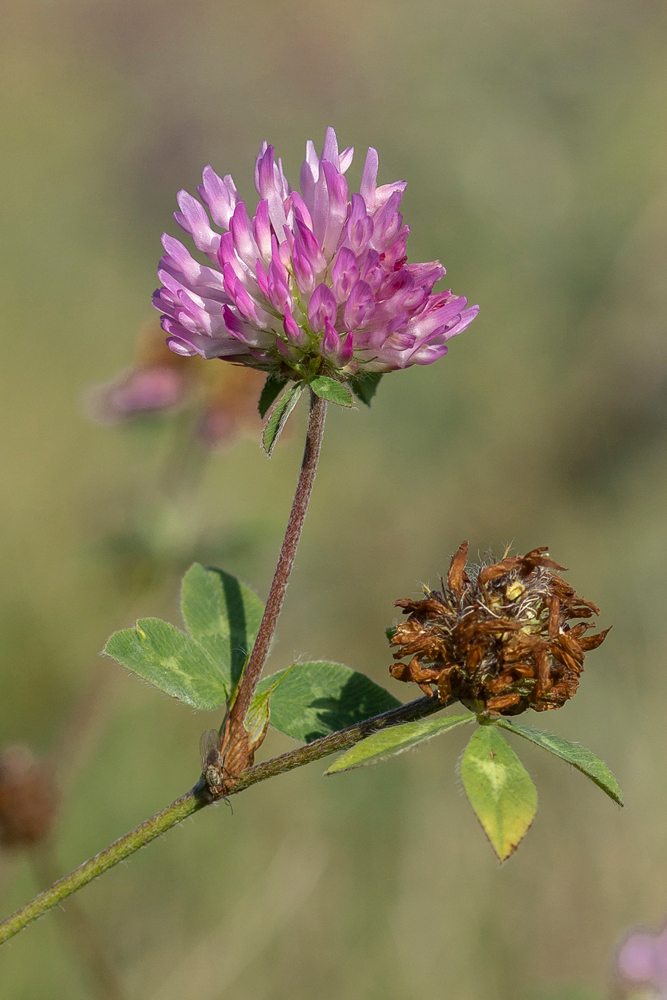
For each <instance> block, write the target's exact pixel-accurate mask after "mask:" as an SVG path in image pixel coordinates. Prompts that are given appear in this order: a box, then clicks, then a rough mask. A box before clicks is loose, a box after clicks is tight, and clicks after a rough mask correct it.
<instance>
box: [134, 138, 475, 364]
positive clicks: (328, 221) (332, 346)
mask: <svg viewBox="0 0 667 1000" xmlns="http://www.w3.org/2000/svg"><path fill="white" fill-rule="evenodd" d="M353 153H354V150H352V149H346V150H344V151H343V152H342V153H339V152H338V142H337V139H336V133H335V132H334V130H333V129H332V128H328V129H327V132H326V139H325V142H324V149H323V151H322V155H321V157H320V156H318V155H317V153H316V152H315V147H314V145H313V144H312V142H308V143H307V146H306V159H305V160H304V163H303V166H302V168H301V178H300V186H301V193H299V192H298V191H296V190H291V189H290V186H289V184H288V183H287V180H286V179H285V175H284V174H283V168H282V163H281V161H280V160H278V161H277V162H276V159H275V155H274V149H273V146H267V144H266V143H264V144H263V145H262V148H261V150H260V152H259V155H258V157H257V162H256V165H255V186H256V188H257V191H258V192H259V195H260V201H259V203H258V205H257V209H256V211H255V215H254V217H253V218H252V219H251V218H250V217H249V215H248V212H247V210H246V206H245V203H244V202H243V201H241V200H240V199H239V196H238V193H237V190H236V187H235V185H234V181H233V180H232V178H231V177H230V176H229V175H228V176H226V177H224V178H220V177H218V175H217V174H216V173H215V172H214V171H213V169H212V168H211V167H210V166H208V167H206V168H205V169H204V172H203V183H202V184H201V185H200V186H199V188H198V193H199V197H200V199H201V202H203V205H202V204H201V202H199V201H197V199H196V198H193V197H192V195H190V194H188V193H187V191H180V192H179V194H178V205H179V208H180V212H176V213H175V219H176V221H177V222H178V224H179V225H180V227H181V228H182V229H184V230H185V232H186V233H188V234H189V235H190V236H191V238H192V240H193V242H194V244H195V246H196V248H197V250H199V251H200V252H201V253H202V254H205V255H206V256H207V257H208V259H209V261H210V264H211V266H210V267H209V266H204V265H202V264H200V263H198V262H197V261H196V260H195V259H194V257H192V256H191V254H190V253H189V251H188V250H187V249H186V247H185V246H183V244H182V243H180V242H179V241H178V240H176V239H174V238H173V237H172V236H169V235H167V234H165V235H164V237H163V239H162V243H163V246H164V249H165V251H166V253H165V255H164V256H163V257H162V259H161V261H160V267H159V270H158V276H159V278H160V281H161V282H162V287H161V288H159V289H158V290H157V291H156V293H155V296H154V305H155V307H156V308H157V309H158V310H159V311H160V312H161V313H162V326H163V328H164V330H165V331H166V333H167V334H168V337H167V343H168V344H169V346H170V348H171V349H172V351H175V352H176V353H177V354H184V355H194V354H200V355H201V356H202V357H203V358H223V359H224V360H226V361H232V362H235V363H237V364H244V365H249V366H251V367H253V368H260V369H264V370H266V371H279V372H281V373H282V374H284V375H288V376H289V377H292V378H297V379H298V378H310V377H312V376H314V375H316V374H329V375H332V374H333V375H335V376H336V377H338V378H343V379H348V378H352V377H354V376H355V375H359V374H362V373H363V372H387V371H394V370H396V369H398V368H407V367H409V366H410V365H415V364H418V365H427V364H431V362H433V361H437V360H438V358H441V357H442V356H443V355H444V354H446V353H447V341H448V340H449V339H450V338H451V337H453V336H455V334H457V333H461V331H462V330H465V328H466V327H467V326H468V325H469V324H470V323H471V322H472V320H473V319H474V318H475V316H476V315H477V313H478V310H479V307H478V306H469V307H468V306H467V300H466V299H465V298H463V296H456V295H454V294H452V292H451V291H444V292H434V291H433V286H434V284H435V282H436V281H438V280H439V279H440V278H442V277H443V275H444V274H445V269H444V267H443V266H442V265H441V264H440V262H439V261H432V262H430V263H424V264H409V263H408V259H407V256H406V243H407V238H408V232H409V227H408V226H405V225H403V216H402V215H401V213H400V211H399V206H400V203H401V198H402V196H403V191H404V190H405V187H406V183H405V181H395V182H394V183H393V184H383V185H381V186H380V187H378V186H377V184H376V180H377V172H378V154H377V152H376V151H375V150H374V149H369V150H368V155H367V156H366V163H365V166H364V170H363V176H362V179H361V187H360V192H359V194H353V195H351V196H350V194H349V192H348V186H347V181H346V180H345V172H346V170H347V169H348V167H349V166H350V164H351V162H352V156H353ZM204 206H206V207H205V208H204ZM212 224H213V225H214V226H216V227H217V228H218V229H219V230H222V233H220V232H217V231H216V229H214V228H213V225H212Z"/></svg>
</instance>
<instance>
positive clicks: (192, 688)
mask: <svg viewBox="0 0 667 1000" xmlns="http://www.w3.org/2000/svg"><path fill="white" fill-rule="evenodd" d="M104 652H105V653H106V655H107V656H112V657H113V658H114V660H118V662H119V663H122V664H123V666H125V667H128V668H129V669H130V670H133V671H134V673H135V674H138V675H139V676H140V677H143V679H144V680H146V681H148V682H149V683H150V684H153V685H154V686H155V687H156V688H159V689H160V691H164V692H165V694H169V695H171V696H172V698H178V699H179V700H180V701H184V702H186V703H187V704H188V705H192V706H193V708H198V709H201V710H203V711H210V710H212V709H215V708H220V707H221V706H222V705H224V704H225V702H226V700H227V698H228V695H229V689H228V687H227V680H226V677H225V675H224V674H223V673H222V671H221V670H220V669H219V668H218V667H217V666H216V665H215V664H214V663H213V662H212V661H211V659H210V658H209V657H208V656H207V655H206V653H205V652H204V651H203V649H202V648H201V647H200V646H199V645H198V644H197V643H196V642H195V641H194V639H191V638H190V636H189V635H186V634H185V632H181V630H180V629H178V628H176V626H175V625H170V624H169V623H168V622H163V621H161V620H160V619H159V618H140V619H139V621H138V622H137V624H136V625H135V626H134V628H126V629H123V630H122V631H121V632H114V634H113V635H112V636H111V638H110V639H109V641H108V642H107V644H106V646H105V647H104Z"/></svg>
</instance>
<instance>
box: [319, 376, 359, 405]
mask: <svg viewBox="0 0 667 1000" xmlns="http://www.w3.org/2000/svg"><path fill="white" fill-rule="evenodd" d="M310 388H311V389H312V390H313V392H314V393H315V395H316V396H320V397H321V398H322V399H328V400H329V402H330V403H338V405H339V406H352V393H351V392H350V390H349V389H348V388H347V386H345V385H343V383H342V382H337V381H336V379H335V378H326V376H324V375H318V377H317V378H314V379H313V381H312V382H311V383H310Z"/></svg>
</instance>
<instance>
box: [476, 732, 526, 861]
mask: <svg viewBox="0 0 667 1000" xmlns="http://www.w3.org/2000/svg"><path fill="white" fill-rule="evenodd" d="M460 768H461V781H462V782H463V787H464V788H465V791H466V795H467V796H468V801H469V802H470V805H471V806H472V807H473V809H474V811H475V814H476V816H477V819H478V820H479V821H480V823H481V824H482V829H483V830H484V832H485V833H486V835H487V837H488V838H489V840H490V842H491V846H492V847H493V849H494V851H495V852H496V854H497V855H498V859H499V861H501V862H502V861H505V860H506V859H507V858H509V856H510V855H511V854H513V853H514V851H515V850H516V849H517V847H518V846H519V844H520V843H521V841H522V840H523V837H524V836H525V834H526V833H527V831H528V828H529V827H530V825H531V823H532V822H533V819H534V817H535V813H536V812H537V789H536V788H535V785H534V784H533V782H532V781H531V778H530V775H529V774H528V772H527V771H526V769H525V767H524V766H523V764H522V763H521V761H520V760H519V758H518V757H517V755H516V754H515V752H514V750H512V748H511V747H510V746H509V744H508V743H507V741H506V740H505V739H504V738H503V736H502V734H501V733H500V732H499V730H498V727H497V726H496V725H484V726H480V727H479V729H477V730H476V731H475V732H474V733H473V735H472V736H471V738H470V741H469V743H468V745H467V747H466V748H465V750H464V751H463V756H462V758H461V764H460Z"/></svg>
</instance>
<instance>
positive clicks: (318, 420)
mask: <svg viewBox="0 0 667 1000" xmlns="http://www.w3.org/2000/svg"><path fill="white" fill-rule="evenodd" d="M326 413H327V404H326V400H324V399H320V397H319V396H316V395H315V393H314V392H313V391H312V390H311V391H310V414H309V416H308V430H307V432H306V443H305V446H304V450H303V461H302V463H301V472H300V473H299V481H298V483H297V486H296V492H295V494H294V500H293V502H292V509H291V511H290V516H289V520H288V522H287V528H286V529H285V537H284V539H283V544H282V548H281V550H280V556H279V557H278V565H277V566H276V571H275V573H274V576H273V582H272V584H271V590H270V591H269V596H268V598H267V601H266V607H265V609H264V616H263V617H262V623H261V625H260V626H259V632H258V633H257V638H256V639H255V645H254V646H253V648H252V653H251V654H250V659H249V660H248V665H247V666H246V668H245V671H244V673H243V678H242V680H241V684H240V686H239V691H238V695H237V696H236V701H235V702H234V705H233V706H232V709H231V711H230V713H229V717H228V719H227V725H226V729H225V732H226V733H233V732H234V731H235V730H236V729H237V728H238V727H239V726H240V725H243V720H244V719H245V717H246V714H247V711H248V708H249V706H250V702H251V700H252V696H253V694H254V693H255V688H256V687H257V684H258V682H259V678H260V675H261V673H262V667H263V666H264V663H265V662H266V658H267V656H268V655H269V648H270V646H271V640H272V639H273V636H274V633H275V631H276V625H277V624H278V618H279V616H280V611H281V609H282V606H283V601H284V600H285V593H286V591H287V585H288V583H289V578H290V575H291V573H292V567H293V566H294V559H295V556H296V550H297V547H298V545H299V539H300V538H301V531H302V529H303V522H304V521H305V519H306V511H307V510H308V501H309V500H310V494H311V493H312V490H313V483H314V482H315V473H316V471H317V463H318V460H319V457H320V448H321V447H322V437H323V435H324V420H325V417H326Z"/></svg>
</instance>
